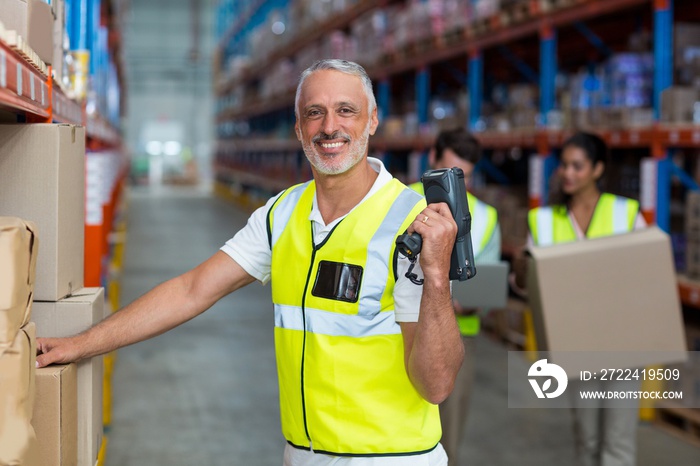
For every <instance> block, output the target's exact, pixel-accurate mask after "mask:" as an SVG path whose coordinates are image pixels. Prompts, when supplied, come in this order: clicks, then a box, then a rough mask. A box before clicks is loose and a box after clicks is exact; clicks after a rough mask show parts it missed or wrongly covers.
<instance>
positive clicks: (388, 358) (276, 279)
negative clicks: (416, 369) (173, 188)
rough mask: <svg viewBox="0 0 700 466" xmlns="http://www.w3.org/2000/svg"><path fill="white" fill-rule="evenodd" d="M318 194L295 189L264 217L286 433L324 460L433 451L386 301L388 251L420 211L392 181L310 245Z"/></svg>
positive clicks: (428, 411) (311, 186)
mask: <svg viewBox="0 0 700 466" xmlns="http://www.w3.org/2000/svg"><path fill="white" fill-rule="evenodd" d="M315 191H316V185H315V183H314V182H313V181H310V182H308V183H305V184H302V185H297V186H295V187H292V188H290V189H288V190H287V191H286V192H285V193H283V194H282V195H281V196H280V198H279V199H278V200H277V202H276V203H275V204H274V205H273V207H272V208H271V209H270V213H269V214H268V234H269V239H270V244H271V248H272V271H271V276H272V300H273V303H274V308H275V348H276V354H277V372H278V376H279V383H280V411H281V420H282V433H283V434H284V436H285V438H286V439H287V441H288V442H289V443H290V444H291V445H292V446H294V447H297V448H302V449H312V450H313V451H316V452H319V453H327V454H332V455H347V456H379V455H402V454H416V453H421V452H426V451H430V450H432V449H433V448H435V446H436V445H437V444H438V442H439V440H440V436H441V434H442V432H441V429H440V419H439V413H438V407H437V406H436V405H433V404H431V403H429V402H427V401H426V400H425V399H424V398H423V397H422V396H421V395H420V394H419V393H418V391H416V389H415V388H414V386H413V384H412V383H411V381H410V380H409V378H408V374H407V373H406V367H405V364H404V346H403V337H402V334H401V327H400V326H399V324H398V323H397V322H396V320H395V317H394V299H393V290H394V284H395V282H396V277H395V270H394V264H393V262H394V252H395V240H396V237H397V236H398V235H400V234H401V233H403V232H404V231H405V230H406V229H407V228H408V226H409V225H410V224H411V222H412V221H413V220H414V219H415V218H416V216H417V215H418V214H419V213H420V211H421V210H422V209H423V208H424V207H425V202H424V201H423V199H422V198H421V197H420V196H418V195H416V193H415V192H413V191H411V190H409V189H406V187H405V186H404V185H403V184H401V183H400V182H399V181H397V180H395V179H393V180H392V181H390V182H389V183H387V184H386V185H385V186H383V187H382V188H380V190H379V191H378V192H376V193H375V194H374V195H372V196H371V197H370V198H369V199H366V200H365V201H364V202H362V203H361V204H360V205H358V206H357V207H356V208H355V209H354V210H353V211H352V212H350V213H349V214H348V215H347V216H346V217H345V218H344V219H343V220H341V221H340V222H339V223H338V224H337V225H336V226H335V227H334V228H333V230H332V231H331V232H330V233H329V234H328V236H327V237H326V239H325V240H324V241H323V242H322V243H321V244H318V245H314V242H313V233H312V225H311V221H310V220H309V214H310V212H311V210H312V203H313V198H314V193H315ZM320 271H321V272H322V273H319V272H320Z"/></svg>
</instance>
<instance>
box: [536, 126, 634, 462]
mask: <svg viewBox="0 0 700 466" xmlns="http://www.w3.org/2000/svg"><path fill="white" fill-rule="evenodd" d="M607 153H608V149H607V146H606V145H605V142H604V141H603V140H602V139H601V138H599V137H598V136H595V135H593V134H588V133H577V134H575V135H574V136H572V137H571V138H570V139H569V140H567V141H566V143H565V144H564V147H563V148H562V151H561V153H560V155H559V162H560V163H559V167H558V168H557V174H558V177H559V182H560V186H559V192H558V193H556V194H557V196H555V203H553V204H552V205H549V206H546V207H539V208H536V209H533V210H531V211H530V212H529V215H528V223H529V227H530V239H529V243H530V244H531V245H535V246H547V245H552V244H557V243H565V242H570V241H578V240H582V239H587V238H598V237H601V236H608V235H614V234H620V233H628V232H630V231H632V230H634V229H637V228H643V227H644V226H646V223H645V221H644V218H643V217H642V216H641V215H640V213H639V203H638V202H637V201H635V200H632V199H627V198H625V197H621V196H616V195H614V194H610V193H605V192H602V190H601V187H600V180H601V178H602V176H603V174H604V172H605V165H606V159H607ZM556 197H558V198H556ZM591 349H592V350H593V349H594V348H591ZM569 383H570V387H571V388H574V390H570V393H578V390H577V389H576V385H577V384H578V383H574V381H573V380H572V381H570V382H569ZM618 383H619V382H618ZM625 383H627V384H628V385H625V386H624V388H626V389H629V382H625ZM593 384H598V386H595V387H589V386H588V385H586V389H593V390H615V389H616V387H615V382H602V381H593ZM572 385H573V386H572ZM606 403H609V401H607V400H598V404H597V406H595V408H592V409H591V408H589V407H586V408H582V407H581V406H580V404H579V402H578V401H577V400H576V399H575V402H574V408H573V418H574V435H575V440H576V459H577V464H578V465H579V466H634V465H635V464H636V435H637V419H638V410H637V409H632V408H619V407H612V406H614V405H608V406H606ZM613 403H614V401H613ZM586 406H594V405H592V404H590V403H589V402H588V401H587V404H586ZM596 408H599V409H596ZM603 408H604V409H603Z"/></svg>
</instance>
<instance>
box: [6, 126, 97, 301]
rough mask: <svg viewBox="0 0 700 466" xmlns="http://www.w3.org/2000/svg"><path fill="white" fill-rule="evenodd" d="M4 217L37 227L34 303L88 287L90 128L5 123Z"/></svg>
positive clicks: (55, 298)
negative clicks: (38, 247)
mask: <svg viewBox="0 0 700 466" xmlns="http://www.w3.org/2000/svg"><path fill="white" fill-rule="evenodd" d="M0 215H3V216H14V217H20V218H23V219H26V220H29V221H31V222H34V223H35V224H36V226H37V234H38V236H39V237H40V238H41V253H40V254H39V257H38V260H37V266H36V283H35V285H34V300H35V301H58V300H59V299H61V298H63V297H65V296H68V295H70V294H71V292H72V291H74V290H78V289H80V288H82V287H83V267H84V248H85V245H84V243H85V240H84V236H85V128H83V127H81V126H72V125H63V124H61V125H55V124H36V125H34V124H22V125H0Z"/></svg>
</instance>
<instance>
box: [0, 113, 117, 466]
mask: <svg viewBox="0 0 700 466" xmlns="http://www.w3.org/2000/svg"><path fill="white" fill-rule="evenodd" d="M0 215H2V216H15V217H20V218H23V219H26V220H28V221H31V222H33V223H34V224H36V231H37V235H38V236H39V237H40V238H41V249H40V251H39V253H38V258H37V260H36V283H35V286H34V294H33V299H34V303H33V306H32V313H31V318H30V319H29V320H30V324H29V325H30V326H31V327H29V328H30V333H33V332H34V326H35V328H36V336H37V337H64V336H70V335H74V334H76V333H79V332H81V331H83V330H85V329H87V328H89V327H90V326H92V325H93V324H95V323H96V322H98V321H100V320H101V319H102V318H103V312H104V292H103V289H102V288H83V270H84V260H85V258H84V230H85V129H84V128H83V127H79V126H72V125H63V124H23V125H0ZM3 265H4V261H3ZM31 351H33V349H32V350H31ZM31 358H32V360H31V364H32V366H33V365H34V359H33V358H34V354H33V353H32V355H31ZM102 371H103V367H102V358H101V357H99V358H93V359H91V360H85V361H82V362H80V363H78V364H77V366H72V365H71V366H53V367H48V368H44V369H40V370H38V371H36V385H37V387H36V392H37V394H38V395H37V397H36V399H35V401H36V403H35V406H36V409H35V410H34V419H33V425H34V428H35V430H36V433H37V444H38V448H37V449H35V450H36V451H37V452H38V453H39V455H41V458H40V459H39V464H41V465H42V466H50V465H73V464H77V465H79V466H94V465H95V463H96V461H97V455H98V451H99V448H100V444H101V442H102ZM33 373H34V371H32V374H33ZM27 393H29V392H27ZM0 437H4V434H3V435H1V436H0ZM12 464H14V463H12Z"/></svg>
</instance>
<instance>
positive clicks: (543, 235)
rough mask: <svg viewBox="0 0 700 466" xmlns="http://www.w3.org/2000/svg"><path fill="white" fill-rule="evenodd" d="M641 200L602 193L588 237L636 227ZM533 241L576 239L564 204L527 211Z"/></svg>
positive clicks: (539, 244) (535, 242) (549, 243)
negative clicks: (639, 201)
mask: <svg viewBox="0 0 700 466" xmlns="http://www.w3.org/2000/svg"><path fill="white" fill-rule="evenodd" d="M638 213H639V203H638V202H637V201H635V200H633V199H628V198H626V197H621V196H615V195H614V194H609V193H603V194H601V195H600V199H598V204H596V206H595V210H594V211H593V217H592V218H591V223H590V225H589V226H588V231H587V232H586V237H587V238H599V237H602V236H610V235H615V234H620V233H628V232H630V231H632V230H634V223H635V220H636V218H637V215H638ZM528 224H529V226H530V233H531V234H532V240H533V242H534V244H535V245H537V246H549V245H551V244H557V243H566V242H570V241H576V239H577V238H576V232H575V231H574V226H573V225H572V224H571V219H570V218H569V211H568V210H567V208H566V206H564V205H554V206H547V207H538V208H536V209H532V210H530V212H528Z"/></svg>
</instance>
